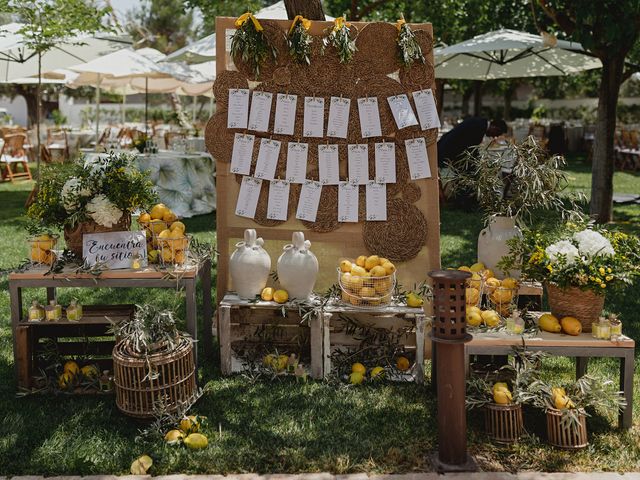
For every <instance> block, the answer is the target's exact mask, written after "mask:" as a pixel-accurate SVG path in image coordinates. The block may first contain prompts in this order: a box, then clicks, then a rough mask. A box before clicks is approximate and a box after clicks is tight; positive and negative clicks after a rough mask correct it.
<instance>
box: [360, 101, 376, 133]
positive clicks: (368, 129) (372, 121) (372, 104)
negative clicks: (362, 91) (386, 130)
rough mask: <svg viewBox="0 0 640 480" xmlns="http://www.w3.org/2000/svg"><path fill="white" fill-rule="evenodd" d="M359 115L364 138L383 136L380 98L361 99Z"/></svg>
mask: <svg viewBox="0 0 640 480" xmlns="http://www.w3.org/2000/svg"><path fill="white" fill-rule="evenodd" d="M358 115H359V116H360V133H361V135H362V138H369V137H381V136H382V128H381V127H380V110H379V109H378V97H366V98H359V99H358Z"/></svg>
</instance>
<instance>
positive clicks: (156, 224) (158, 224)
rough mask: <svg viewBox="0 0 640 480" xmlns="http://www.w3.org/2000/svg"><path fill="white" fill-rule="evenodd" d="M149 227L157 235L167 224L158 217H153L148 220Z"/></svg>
mask: <svg viewBox="0 0 640 480" xmlns="http://www.w3.org/2000/svg"><path fill="white" fill-rule="evenodd" d="M149 228H150V229H151V231H152V232H153V233H155V234H156V235H158V234H159V233H160V232H161V231H163V230H165V229H166V228H167V224H166V223H164V222H163V221H162V220H160V219H159V218H154V219H152V220H151V222H149Z"/></svg>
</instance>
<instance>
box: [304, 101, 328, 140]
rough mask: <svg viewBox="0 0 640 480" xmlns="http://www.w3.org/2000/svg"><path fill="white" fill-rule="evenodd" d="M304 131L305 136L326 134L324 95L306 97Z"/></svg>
mask: <svg viewBox="0 0 640 480" xmlns="http://www.w3.org/2000/svg"><path fill="white" fill-rule="evenodd" d="M302 133H303V135H304V136H305V137H323V136H324V98H323V97H304V122H303V128H302Z"/></svg>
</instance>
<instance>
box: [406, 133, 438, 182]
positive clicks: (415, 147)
mask: <svg viewBox="0 0 640 480" xmlns="http://www.w3.org/2000/svg"><path fill="white" fill-rule="evenodd" d="M404 144H405V146H406V148H407V161H408V162H409V175H410V177H411V179H412V180H416V179H418V178H430V177H431V167H429V157H428V156H427V142H425V140H424V138H422V137H418V138H410V139H408V140H405V141H404Z"/></svg>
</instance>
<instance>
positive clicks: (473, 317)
mask: <svg viewBox="0 0 640 480" xmlns="http://www.w3.org/2000/svg"><path fill="white" fill-rule="evenodd" d="M474 308H477V307H474ZM466 318H467V324H468V325H471V326H472V327H478V326H480V324H481V323H482V316H481V315H480V313H479V312H476V311H473V310H472V311H469V309H467V315H466Z"/></svg>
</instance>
